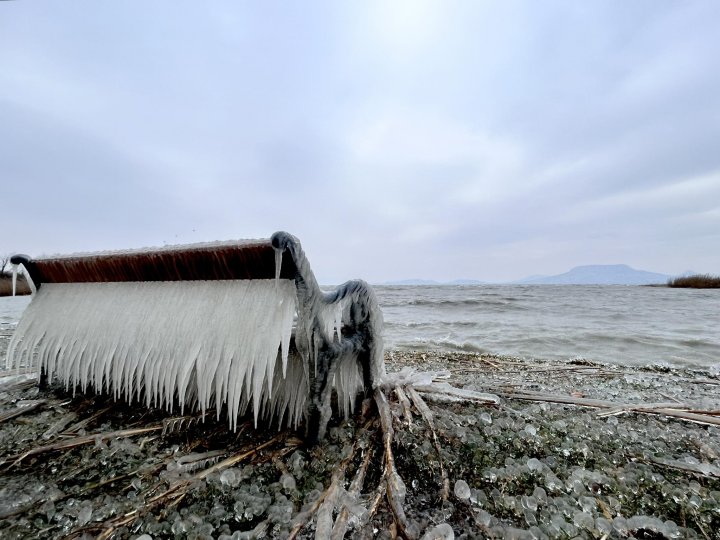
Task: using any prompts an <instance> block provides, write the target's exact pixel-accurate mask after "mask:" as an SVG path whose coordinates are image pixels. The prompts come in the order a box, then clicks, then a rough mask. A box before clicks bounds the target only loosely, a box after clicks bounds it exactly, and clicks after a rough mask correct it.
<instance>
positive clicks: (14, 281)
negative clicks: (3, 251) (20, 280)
mask: <svg viewBox="0 0 720 540" xmlns="http://www.w3.org/2000/svg"><path fill="white" fill-rule="evenodd" d="M17 273H18V265H17V264H15V263H13V264H12V289H13V296H15V289H16V288H17Z"/></svg>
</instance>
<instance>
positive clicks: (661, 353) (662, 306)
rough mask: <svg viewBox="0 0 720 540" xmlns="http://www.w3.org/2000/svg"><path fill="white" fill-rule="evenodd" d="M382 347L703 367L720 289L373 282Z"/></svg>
mask: <svg viewBox="0 0 720 540" xmlns="http://www.w3.org/2000/svg"><path fill="white" fill-rule="evenodd" d="M376 291H377V293H378V296H379V298H380V304H381V306H382V309H383V314H384V317H385V334H386V335H385V341H386V347H387V348H398V349H415V350H423V349H425V350H427V349H431V350H439V351H448V350H449V351H471V352H486V353H494V354H503V355H512V356H519V357H526V358H541V359H542V358H547V359H568V358H578V357H580V358H586V359H588V360H595V361H600V362H610V363H617V364H626V365H627V364H630V365H645V364H650V363H653V364H658V363H660V364H669V365H682V366H689V365H690V366H698V367H699V366H702V367H709V366H712V365H716V364H718V363H720V291H719V290H690V289H670V288H667V287H639V286H607V285H598V286H581V285H557V286H554V285H534V286H527V285H525V286H524V285H473V286H437V287H434V286H412V287H411V286H402V287H391V286H382V287H376Z"/></svg>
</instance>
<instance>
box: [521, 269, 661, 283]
mask: <svg viewBox="0 0 720 540" xmlns="http://www.w3.org/2000/svg"><path fill="white" fill-rule="evenodd" d="M669 278H670V276H668V275H666V274H658V273H656V272H646V271H644V270H635V269H634V268H631V267H629V266H628V265H626V264H596V265H590V266H576V267H575V268H573V269H572V270H570V271H569V272H565V273H564V274H558V275H557V276H547V277H540V278H528V279H524V280H522V281H519V282H517V283H522V284H525V285H651V284H655V283H667V280H668V279H669Z"/></svg>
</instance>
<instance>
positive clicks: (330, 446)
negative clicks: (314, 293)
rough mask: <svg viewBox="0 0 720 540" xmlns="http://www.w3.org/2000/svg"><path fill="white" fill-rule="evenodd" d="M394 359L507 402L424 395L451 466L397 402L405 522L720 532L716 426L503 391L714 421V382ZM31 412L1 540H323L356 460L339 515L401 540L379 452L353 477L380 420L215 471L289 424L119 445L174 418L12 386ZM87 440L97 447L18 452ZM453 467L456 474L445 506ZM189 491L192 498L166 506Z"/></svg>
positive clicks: (203, 427) (184, 433) (15, 440)
mask: <svg viewBox="0 0 720 540" xmlns="http://www.w3.org/2000/svg"><path fill="white" fill-rule="evenodd" d="M386 361H387V364H388V369H389V371H396V370H399V369H401V368H402V367H405V366H413V367H415V368H417V369H419V370H438V369H449V370H450V371H451V374H452V377H451V379H450V381H449V382H451V383H452V384H454V385H456V386H462V387H465V388H468V389H472V390H477V391H482V392H495V393H498V394H500V395H502V396H505V397H503V399H502V403H501V405H500V406H499V407H490V406H480V405H474V404H469V403H443V404H438V403H429V404H430V407H431V410H432V413H433V417H434V425H435V428H436V432H437V435H438V438H439V443H440V448H441V455H440V456H438V455H437V452H436V450H435V447H434V445H433V442H432V437H431V436H430V433H429V431H428V428H427V425H426V424H425V423H424V421H423V420H422V418H421V417H420V416H419V415H418V414H415V415H414V416H413V421H412V423H410V424H409V425H408V424H407V423H406V421H405V419H404V416H403V411H402V408H401V407H400V405H399V404H398V403H397V402H396V401H393V402H392V403H391V406H392V407H393V410H394V412H396V413H397V419H396V422H395V440H394V452H395V458H396V465H397V469H398V472H399V473H400V475H401V477H402V478H403V480H404V483H405V486H406V489H407V493H406V496H405V501H404V506H405V513H406V515H407V517H408V520H409V522H410V523H411V524H412V526H413V530H414V531H416V532H417V534H418V535H419V537H421V538H428V539H430V538H486V537H491V538H517V539H522V538H536V539H537V538H598V539H601V538H628V537H632V538H720V536H719V535H718V531H720V427H717V426H707V425H699V424H696V423H690V422H686V421H682V420H679V419H672V418H668V417H666V416H664V415H654V414H644V413H638V412H632V411H627V410H624V409H592V408H585V407H578V406H575V405H569V404H556V403H548V402H533V401H524V400H519V399H516V398H513V397H508V396H511V395H512V394H513V393H517V392H521V391H523V392H527V391H532V392H542V393H546V394H552V395H557V396H566V397H577V398H592V399H597V400H609V401H613V402H617V403H623V404H628V403H632V404H640V403H645V404H648V403H653V404H657V403H659V402H663V403H666V404H673V403H676V404H677V407H681V404H682V406H683V407H687V408H693V409H698V410H705V411H715V412H716V413H717V412H718V411H720V379H718V377H717V373H709V372H699V371H689V370H679V369H670V368H667V367H662V366H656V367H649V368H645V369H634V368H624V367H617V366H598V365H592V364H587V363H585V362H582V361H577V362H574V363H573V362H566V363H561V362H553V363H547V362H537V361H532V360H519V359H511V358H498V357H489V356H478V355H465V354H453V355H440V354H437V353H432V354H431V353H404V352H398V351H391V352H390V353H388V354H387V357H386ZM393 397H394V396H393ZM38 400H43V401H42V402H40V403H38ZM28 405H36V408H35V409H34V410H32V411H31V412H27V413H25V414H21V415H18V416H15V417H13V418H9V419H7V420H4V421H2V422H1V423H0V456H1V457H0V460H4V463H3V464H2V465H0V537H2V538H18V539H20V538H23V539H24V538H62V537H71V538H83V537H84V538H94V537H96V536H97V535H98V534H100V533H102V531H103V530H104V527H105V526H106V525H107V524H108V523H110V522H112V520H115V521H114V522H113V523H115V524H117V527H116V528H115V529H114V534H115V537H117V538H141V539H142V540H147V539H148V538H221V539H224V540H225V539H229V538H285V537H287V536H288V534H289V533H290V531H291V530H292V529H293V528H294V527H295V526H296V524H298V523H299V522H300V520H302V519H303V518H305V517H311V520H310V521H309V523H308V525H307V526H306V527H305V528H302V529H301V530H300V532H299V534H298V538H312V537H314V535H315V527H316V523H317V519H316V518H317V516H318V515H319V513H317V514H313V513H312V511H313V509H315V508H317V506H318V504H317V503H318V501H319V500H320V499H321V498H322V497H323V494H324V492H325V490H326V489H327V488H328V486H329V485H330V481H331V477H332V475H333V473H334V472H336V471H337V470H338V467H339V466H340V464H341V463H343V462H346V463H347V475H346V482H345V483H344V484H343V485H342V486H341V488H340V489H339V491H338V493H337V500H336V508H335V513H337V509H338V507H339V506H340V505H342V506H344V507H345V508H347V510H348V532H347V535H346V537H348V538H349V537H352V538H390V537H391V536H392V534H393V532H394V530H395V529H394V525H393V522H394V519H393V515H392V513H391V512H390V510H389V509H388V506H387V504H386V503H385V502H384V501H383V500H381V502H380V504H379V506H378V508H377V511H376V512H374V513H373V514H372V516H370V513H371V507H372V503H373V500H374V498H375V494H376V487H377V486H378V482H379V480H380V476H381V473H382V463H381V459H380V454H379V453H378V452H375V453H373V454H372V458H371V461H370V465H369V467H368V470H367V474H366V477H365V481H364V487H363V488H362V490H361V492H360V493H359V495H356V494H354V493H352V489H351V487H350V485H349V483H350V481H351V480H352V478H353V477H354V474H355V471H356V470H357V469H358V468H359V467H360V464H361V463H362V461H363V458H364V456H365V454H366V452H371V451H373V450H372V449H373V448H379V438H380V437H379V433H378V429H377V427H376V425H375V424H373V423H370V425H369V427H367V426H366V427H367V430H366V431H363V430H362V429H361V428H360V424H361V420H360V419H359V418H356V419H354V420H353V421H350V422H345V423H342V424H338V423H337V422H336V423H335V424H334V426H333V427H332V428H331V429H330V430H329V434H328V437H327V439H326V440H325V441H324V442H323V443H322V444H321V445H319V446H318V447H316V448H304V447H302V445H298V443H299V441H298V440H297V439H296V438H295V437H294V436H293V434H284V436H283V437H280V438H278V439H277V440H276V441H274V442H271V443H269V444H268V445H267V446H266V447H265V448H264V449H263V450H260V451H258V452H255V453H251V454H250V455H249V456H247V457H246V458H245V459H239V460H238V461H237V462H236V463H234V464H233V465H232V466H229V467H225V468H218V469H217V470H213V469H211V468H212V467H213V466H216V467H217V466H218V464H221V463H223V460H226V459H227V458H228V457H232V456H238V455H239V454H242V452H243V451H244V450H246V449H250V448H251V447H253V446H256V445H258V444H260V443H262V442H264V441H267V440H268V439H269V438H270V437H271V436H273V435H275V434H276V431H274V430H273V431H272V432H270V433H258V432H255V431H254V430H253V429H252V427H251V425H250V424H249V423H245V424H243V425H242V427H241V429H239V432H238V433H229V432H228V431H227V424H226V421H225V420H224V419H222V418H221V419H220V420H219V421H218V422H216V421H214V420H210V419H206V421H205V422H204V423H201V422H198V421H197V420H195V421H192V422H190V421H188V420H184V421H182V422H181V421H179V420H178V421H175V422H168V421H165V432H163V430H162V429H161V428H158V430H156V431H149V432H144V433H139V434H136V435H131V436H125V437H120V438H116V437H112V436H110V437H107V436H105V435H103V434H107V433H109V432H116V431H118V430H126V429H131V428H143V427H148V426H150V427H152V426H162V425H163V419H166V418H167V417H168V415H167V414H166V413H164V412H162V411H147V410H145V409H144V408H143V407H139V406H134V407H133V406H127V405H124V404H120V403H114V402H113V401H112V400H110V399H109V398H107V397H102V396H100V397H93V396H89V395H80V394H78V395H76V396H75V397H73V396H72V393H67V392H65V391H64V390H61V389H58V388H52V389H50V390H46V391H40V390H38V388H37V387H35V386H34V385H30V384H27V383H26V384H17V382H12V381H9V380H6V381H5V382H0V415H3V414H6V413H11V412H15V411H17V409H18V407H21V406H28ZM83 435H90V436H91V439H92V442H91V443H90V444H85V445H83V446H77V447H74V448H70V449H63V450H57V451H53V452H48V453H43V454H38V455H29V456H27V457H23V453H25V452H27V451H28V450H30V449H32V448H35V447H38V446H41V445H50V444H55V445H60V444H62V443H66V442H67V441H71V440H74V439H76V438H77V437H80V436H83ZM18 458H21V459H18ZM440 460H442V463H443V464H444V467H445V469H446V470H447V473H448V477H449V496H448V498H447V499H446V500H443V499H442V497H441V487H442V486H441V477H440V472H439V471H440ZM177 485H183V486H184V487H183V489H182V490H181V491H179V492H175V493H182V494H183V496H182V497H179V496H178V497H174V496H173V495H172V493H171V494H170V495H168V496H166V497H165V498H162V499H161V500H160V503H158V502H157V497H158V496H159V495H162V494H163V493H167V492H168V490H169V489H170V488H172V487H173V486H177ZM132 512H136V514H131V519H130V520H128V522H127V523H124V524H119V523H118V521H119V520H120V518H122V516H124V515H126V514H128V513H132ZM304 512H310V514H308V513H304ZM331 515H332V516H333V517H334V516H335V515H336V514H332V512H331ZM323 519H324V518H323Z"/></svg>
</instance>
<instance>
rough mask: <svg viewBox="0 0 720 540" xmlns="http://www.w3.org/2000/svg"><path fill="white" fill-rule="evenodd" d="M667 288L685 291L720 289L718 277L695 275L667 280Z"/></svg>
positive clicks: (719, 277) (719, 278)
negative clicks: (684, 289) (683, 289)
mask: <svg viewBox="0 0 720 540" xmlns="http://www.w3.org/2000/svg"><path fill="white" fill-rule="evenodd" d="M668 287H678V288H686V289H720V276H711V275H710V274H695V275H692V276H685V277H678V278H674V279H671V280H669V281H668Z"/></svg>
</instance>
